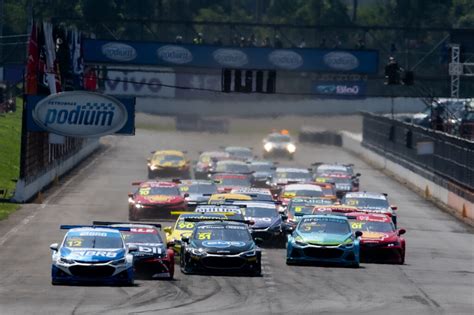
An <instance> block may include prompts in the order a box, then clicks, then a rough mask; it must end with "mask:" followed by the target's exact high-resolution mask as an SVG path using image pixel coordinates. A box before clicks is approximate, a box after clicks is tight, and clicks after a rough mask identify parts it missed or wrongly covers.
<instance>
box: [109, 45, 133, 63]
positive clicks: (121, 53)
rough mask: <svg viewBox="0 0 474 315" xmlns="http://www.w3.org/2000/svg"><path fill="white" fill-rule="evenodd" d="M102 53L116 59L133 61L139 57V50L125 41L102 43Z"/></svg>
mask: <svg viewBox="0 0 474 315" xmlns="http://www.w3.org/2000/svg"><path fill="white" fill-rule="evenodd" d="M102 54H104V56H106V57H107V58H109V59H112V60H116V61H131V60H134V59H135V58H137V51H136V50H135V48H133V47H132V46H130V45H127V44H123V43H107V44H104V45H102Z"/></svg>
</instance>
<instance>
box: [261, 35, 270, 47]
mask: <svg viewBox="0 0 474 315" xmlns="http://www.w3.org/2000/svg"><path fill="white" fill-rule="evenodd" d="M262 47H272V44H271V43H270V38H269V37H268V36H267V37H265V39H264V40H263V42H262Z"/></svg>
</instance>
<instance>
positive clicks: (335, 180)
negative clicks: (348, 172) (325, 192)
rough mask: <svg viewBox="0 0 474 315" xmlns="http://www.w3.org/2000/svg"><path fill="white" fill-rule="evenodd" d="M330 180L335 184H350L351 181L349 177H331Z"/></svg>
mask: <svg viewBox="0 0 474 315" xmlns="http://www.w3.org/2000/svg"><path fill="white" fill-rule="evenodd" d="M330 181H331V182H333V183H335V184H351V182H352V180H351V179H350V178H343V177H331V178H330Z"/></svg>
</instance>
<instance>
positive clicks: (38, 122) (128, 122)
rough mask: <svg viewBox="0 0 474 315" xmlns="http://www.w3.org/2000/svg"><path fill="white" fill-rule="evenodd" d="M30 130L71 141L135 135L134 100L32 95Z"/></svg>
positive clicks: (74, 94) (75, 93)
mask: <svg viewBox="0 0 474 315" xmlns="http://www.w3.org/2000/svg"><path fill="white" fill-rule="evenodd" d="M26 110H27V130H28V131H32V132H34V131H47V132H50V133H54V134H58V135H62V136H69V137H100V136H105V135H109V134H114V133H115V134H129V135H133V134H135V99H134V98H120V99H117V98H113V97H110V96H106V95H102V94H98V93H91V92H84V91H72V92H62V93H57V94H52V95H49V96H46V97H45V96H37V95H34V96H33V95H29V96H28V97H27V103H26Z"/></svg>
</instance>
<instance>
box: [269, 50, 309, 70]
mask: <svg viewBox="0 0 474 315" xmlns="http://www.w3.org/2000/svg"><path fill="white" fill-rule="evenodd" d="M268 60H269V61H270V62H271V63H272V64H274V65H275V66H277V67H279V68H282V69H288V70H293V69H297V68H299V67H301V66H302V65H303V58H302V57H301V56H300V55H299V54H298V53H296V52H294V51H291V50H285V49H279V50H275V51H273V52H272V53H271V54H270V55H269V56H268Z"/></svg>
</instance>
